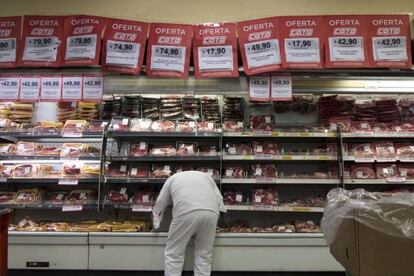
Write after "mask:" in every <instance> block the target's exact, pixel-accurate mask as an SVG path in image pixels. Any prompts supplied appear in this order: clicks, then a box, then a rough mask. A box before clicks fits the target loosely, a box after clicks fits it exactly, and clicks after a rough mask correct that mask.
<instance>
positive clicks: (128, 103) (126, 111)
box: [121, 96, 141, 118]
mask: <svg viewBox="0 0 414 276" xmlns="http://www.w3.org/2000/svg"><path fill="white" fill-rule="evenodd" d="M140 106H141V96H123V97H122V105H121V113H122V115H123V116H127V117H131V118H139V117H141V112H140V111H141V108H140Z"/></svg>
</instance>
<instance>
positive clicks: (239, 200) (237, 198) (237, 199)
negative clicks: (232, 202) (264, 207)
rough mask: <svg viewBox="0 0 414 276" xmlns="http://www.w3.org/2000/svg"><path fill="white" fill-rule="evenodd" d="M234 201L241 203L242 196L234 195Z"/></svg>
mask: <svg viewBox="0 0 414 276" xmlns="http://www.w3.org/2000/svg"><path fill="white" fill-rule="evenodd" d="M236 201H237V202H239V203H241V202H242V201H243V196H242V195H241V194H237V195H236Z"/></svg>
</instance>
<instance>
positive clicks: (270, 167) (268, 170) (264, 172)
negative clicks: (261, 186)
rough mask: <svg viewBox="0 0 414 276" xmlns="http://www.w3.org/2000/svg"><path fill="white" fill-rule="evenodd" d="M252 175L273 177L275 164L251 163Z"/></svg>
mask: <svg viewBox="0 0 414 276" xmlns="http://www.w3.org/2000/svg"><path fill="white" fill-rule="evenodd" d="M252 176H253V177H269V178H275V177H276V176H277V169H276V165H275V164H253V165H252Z"/></svg>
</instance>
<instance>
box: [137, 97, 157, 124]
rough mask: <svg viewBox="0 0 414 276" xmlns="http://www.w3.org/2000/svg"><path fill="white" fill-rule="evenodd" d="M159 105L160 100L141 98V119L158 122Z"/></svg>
mask: <svg viewBox="0 0 414 276" xmlns="http://www.w3.org/2000/svg"><path fill="white" fill-rule="evenodd" d="M159 104H160V100H159V99H157V98H141V105H142V117H143V118H145V119H151V120H159V119H160V110H159Z"/></svg>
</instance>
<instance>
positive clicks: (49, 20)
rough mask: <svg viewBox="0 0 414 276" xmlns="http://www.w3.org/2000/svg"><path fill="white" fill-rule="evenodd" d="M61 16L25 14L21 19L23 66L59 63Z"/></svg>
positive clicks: (54, 65)
mask: <svg viewBox="0 0 414 276" xmlns="http://www.w3.org/2000/svg"><path fill="white" fill-rule="evenodd" d="M63 20H64V17H62V16H25V17H24V21H23V43H24V48H23V53H22V57H21V64H22V65H23V66H42V67H44V66H46V67H47V66H53V67H57V66H59V65H60V57H61V50H60V49H61V46H60V44H61V40H62V37H63Z"/></svg>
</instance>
